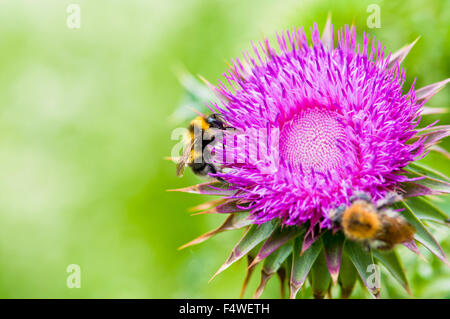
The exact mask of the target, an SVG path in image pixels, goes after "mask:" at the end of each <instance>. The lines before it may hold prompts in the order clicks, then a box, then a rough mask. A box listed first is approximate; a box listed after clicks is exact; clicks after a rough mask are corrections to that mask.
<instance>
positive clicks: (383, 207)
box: [330, 193, 416, 250]
mask: <svg viewBox="0 0 450 319" xmlns="http://www.w3.org/2000/svg"><path fill="white" fill-rule="evenodd" d="M399 200H401V197H400V196H399V195H397V194H395V193H391V194H388V195H387V196H386V198H385V199H383V200H381V201H379V202H377V203H374V202H372V200H371V199H370V197H369V196H368V195H367V194H364V193H361V194H357V195H356V196H355V197H354V198H353V200H352V202H351V205H350V206H347V207H346V206H340V207H338V209H336V210H335V211H334V212H332V214H331V215H330V217H331V219H332V220H333V221H334V222H337V223H339V224H340V225H341V227H342V230H343V232H344V234H345V236H346V237H347V238H348V239H350V240H354V241H359V242H361V243H363V244H365V245H366V246H370V247H373V248H376V249H380V250H390V249H392V248H393V247H394V246H395V245H397V244H400V243H405V242H409V241H411V240H413V239H414V234H415V231H416V230H415V228H414V226H412V225H411V224H410V223H409V222H408V221H406V220H405V219H404V218H403V217H402V216H401V215H400V214H399V213H397V212H395V211H394V210H392V209H391V208H389V207H388V206H389V205H391V204H393V203H394V202H396V201H399Z"/></svg>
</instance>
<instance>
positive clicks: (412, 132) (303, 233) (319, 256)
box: [178, 19, 450, 298]
mask: <svg viewBox="0 0 450 319" xmlns="http://www.w3.org/2000/svg"><path fill="white" fill-rule="evenodd" d="M311 34H312V37H311V38H312V44H311V45H310V44H309V43H308V41H307V39H306V35H305V32H304V30H303V29H298V30H295V29H294V30H292V31H287V32H286V33H285V34H284V35H280V36H278V37H277V40H278V46H279V50H278V52H277V50H275V49H274V48H272V47H271V45H270V43H269V41H268V40H267V39H264V41H263V42H262V43H259V46H256V45H253V48H254V54H253V56H251V55H250V54H245V58H244V59H243V60H239V59H236V60H234V61H233V63H232V65H230V70H229V72H228V73H226V74H225V75H224V76H225V79H226V83H227V85H225V84H224V83H223V82H221V81H219V85H218V86H217V87H216V86H213V85H212V84H210V83H209V82H207V81H205V83H206V84H207V86H208V87H209V88H210V89H212V90H213V91H214V93H215V94H216V95H217V96H218V98H219V100H220V103H214V104H213V106H214V108H215V109H213V111H214V112H217V113H220V114H221V115H222V116H223V118H224V120H225V121H226V123H227V125H229V126H231V127H233V128H234V130H233V131H232V132H225V133H224V142H223V147H222V148H220V147H219V148H217V147H216V148H215V151H216V155H217V157H218V158H221V159H222V161H220V164H221V168H222V169H221V171H220V172H218V173H217V174H211V177H213V178H215V179H216V180H215V181H212V182H207V183H202V184H199V185H195V186H192V187H187V188H184V189H180V190H178V191H186V192H191V193H199V194H210V195H219V196H222V198H221V199H218V200H217V199H216V200H213V201H211V202H208V203H205V204H203V205H201V206H199V207H197V209H199V210H203V211H202V213H218V214H228V218H227V219H226V221H225V222H224V223H223V225H221V226H220V227H219V228H217V229H216V230H213V231H211V232H208V233H206V234H205V235H202V236H200V237H199V238H197V239H195V240H193V241H191V242H189V243H188V244H186V245H184V246H182V248H184V247H187V246H190V245H193V244H198V243H200V242H203V241H204V240H206V239H208V238H210V237H211V236H213V235H215V234H217V233H220V232H222V231H225V230H234V229H240V228H246V229H247V230H246V232H245V234H244V236H243V237H242V239H241V240H240V241H239V242H238V243H237V244H236V246H235V247H234V249H233V250H232V253H231V255H230V256H229V258H228V259H227V260H226V262H225V263H224V264H223V265H222V266H221V267H220V269H219V270H218V272H217V273H216V274H215V275H214V276H213V278H214V277H215V276H216V275H217V274H219V273H220V272H222V271H223V270H225V269H226V268H228V267H229V266H230V265H232V264H233V263H234V262H236V261H237V260H239V259H241V258H243V257H244V256H247V259H248V261H249V267H248V274H247V277H246V280H245V282H244V286H243V289H242V293H243V291H244V290H245V287H246V283H247V282H248V279H249V277H250V275H251V274H252V271H253V269H254V267H255V266H256V265H257V264H259V263H261V262H263V266H262V270H261V283H260V285H259V287H258V289H257V291H256V293H255V295H254V296H255V297H259V296H260V295H261V293H262V292H263V289H264V287H265V285H266V283H267V281H268V280H269V279H270V278H271V277H272V276H273V275H274V274H276V273H278V275H279V276H280V279H281V282H282V292H283V291H284V286H283V285H284V282H285V280H288V282H289V286H290V297H291V298H295V297H296V295H297V292H298V291H299V289H300V288H301V287H302V286H303V284H304V283H305V281H306V279H307V278H309V280H310V283H311V286H312V289H313V293H314V296H315V297H318V298H323V297H324V295H325V293H326V292H327V291H329V288H330V285H331V283H333V284H334V285H337V284H338V283H339V285H340V286H341V295H342V296H343V297H348V296H349V295H350V294H351V292H352V289H353V286H354V284H355V281H356V277H357V274H358V275H359V276H360V277H361V279H362V282H363V283H364V284H365V285H366V287H367V288H368V289H369V292H370V293H371V294H372V295H373V296H376V297H378V296H379V287H374V286H373V285H371V284H370V283H369V278H368V277H369V276H370V275H371V274H372V273H370V272H368V271H367V267H369V266H370V265H372V264H376V263H381V264H383V265H384V266H385V267H386V268H387V269H388V270H389V272H390V273H391V274H392V275H393V277H394V278H395V279H396V280H398V281H399V282H400V284H401V285H402V286H403V287H404V288H405V289H406V290H407V291H408V292H409V287H408V282H407V279H406V276H405V274H404V271H403V268H402V265H401V261H400V259H399V256H398V255H397V253H396V252H395V250H392V251H381V250H378V249H371V248H369V247H364V245H361V243H359V242H355V241H352V240H350V239H346V237H345V236H344V234H343V232H342V227H341V226H340V225H339V224H337V223H335V222H334V220H333V218H332V216H333V213H334V212H336V210H337V209H338V208H339V207H348V206H349V205H351V203H352V198H353V197H354V196H355V195H357V194H360V193H363V194H367V195H368V196H369V197H370V198H371V200H372V201H373V202H382V201H383V200H384V199H385V198H386V197H387V196H389V194H392V193H394V194H398V195H401V196H397V200H398V203H396V204H395V205H396V206H394V208H396V209H397V211H398V212H399V214H401V216H402V218H404V219H405V220H407V221H408V222H409V223H410V224H411V225H412V226H413V227H414V228H415V230H416V233H415V237H414V240H412V241H410V242H404V243H403V245H405V246H406V247H408V248H409V249H411V250H412V251H414V252H415V253H417V254H420V252H419V250H418V248H417V244H416V243H420V244H421V245H423V246H425V247H426V248H427V249H429V250H430V251H431V252H432V253H433V254H435V255H436V256H438V257H439V258H440V259H441V260H442V261H443V262H445V263H447V264H448V261H447V258H446V256H445V254H444V252H443V250H442V249H441V247H440V246H439V244H438V242H437V241H436V240H435V239H434V238H433V236H432V235H431V233H430V232H429V230H428V229H427V227H426V221H428V220H433V221H437V222H441V223H446V221H448V220H447V218H448V217H447V216H446V214H445V213H444V212H442V211H441V210H439V209H438V208H437V207H436V206H434V205H433V204H432V203H431V202H430V201H429V198H428V197H426V196H428V195H441V194H446V193H449V191H450V179H449V178H448V177H446V176H445V175H443V174H442V173H440V172H437V171H435V170H433V169H430V168H428V167H425V166H423V165H420V164H418V163H417V162H416V161H417V160H419V159H421V158H423V157H424V156H426V155H427V153H428V152H429V151H439V152H444V153H445V151H444V150H442V149H441V148H439V147H437V146H436V144H437V143H438V142H439V141H440V140H441V139H443V138H444V137H446V136H448V135H449V132H450V128H449V127H448V126H437V125H431V126H427V127H423V128H420V120H421V117H422V116H423V115H426V114H429V113H436V112H440V111H442V110H439V109H433V108H428V107H426V106H424V104H425V103H426V102H427V101H428V100H429V99H430V98H431V97H433V96H434V95H435V94H436V93H437V92H438V91H439V90H440V89H442V88H443V87H444V86H445V84H446V83H447V82H449V80H450V79H447V80H444V81H442V82H438V83H435V84H431V85H428V86H426V87H424V88H421V89H418V90H416V89H415V88H414V84H413V85H412V87H411V88H410V89H409V91H408V92H407V93H404V92H403V85H404V82H405V76H406V72H405V70H404V69H402V68H400V63H401V62H402V61H403V59H404V58H405V57H406V55H407V54H408V53H409V51H410V50H411V48H412V47H413V46H414V44H415V42H416V41H417V40H416V41H414V42H413V43H411V44H409V45H407V46H405V47H403V48H401V49H400V50H399V51H398V52H395V53H393V54H386V53H385V49H384V47H382V46H381V44H380V43H375V39H374V38H373V39H372V41H369V36H368V35H366V34H364V36H363V43H362V44H357V43H356V30H355V28H354V27H351V28H349V27H348V26H345V28H344V29H341V30H339V31H338V32H337V46H336V47H335V45H334V33H333V27H332V25H331V21H330V19H328V21H327V24H326V26H325V29H324V32H323V33H322V36H320V34H319V31H318V28H317V25H314V28H313V29H311ZM369 43H370V44H369ZM261 132H264V134H263V138H261ZM261 149H263V150H264V151H263V152H260V150H261ZM255 150H256V156H255V152H252V151H255ZM230 154H231V155H232V160H231V161H230V160H229V157H230ZM446 156H448V153H447V155H446ZM224 158H227V161H223V159H224ZM216 163H218V164H219V162H216ZM389 204H390V203H389Z"/></svg>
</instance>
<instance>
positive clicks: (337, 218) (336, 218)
mask: <svg viewBox="0 0 450 319" xmlns="http://www.w3.org/2000/svg"><path fill="white" fill-rule="evenodd" d="M344 211H345V205H339V206H338V208H336V209H332V210H330V214H329V216H330V219H331V220H332V221H333V222H335V223H338V224H340V223H341V221H342V214H344Z"/></svg>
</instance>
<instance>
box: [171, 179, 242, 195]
mask: <svg viewBox="0 0 450 319" xmlns="http://www.w3.org/2000/svg"><path fill="white" fill-rule="evenodd" d="M167 191H168V192H183V193H191V194H203V195H221V196H229V195H233V194H234V193H235V192H236V191H235V190H231V189H230V188H229V184H227V183H222V182H218V181H214V182H208V183H202V184H197V185H192V186H188V187H184V188H178V189H168V190H167Z"/></svg>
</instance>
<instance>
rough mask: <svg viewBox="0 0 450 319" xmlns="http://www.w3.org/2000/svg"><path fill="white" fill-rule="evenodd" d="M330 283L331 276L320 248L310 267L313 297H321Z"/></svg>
mask: <svg viewBox="0 0 450 319" xmlns="http://www.w3.org/2000/svg"><path fill="white" fill-rule="evenodd" d="M330 283H331V277H330V274H329V271H328V267H327V262H326V260H325V253H324V252H323V250H322V252H321V253H320V255H319V256H318V257H317V259H316V262H315V263H314V264H313V266H312V268H311V287H312V290H313V296H314V298H316V299H323V298H324V297H325V294H326V292H327V291H328V288H329V287H330Z"/></svg>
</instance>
